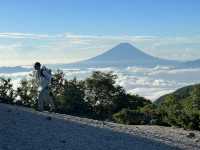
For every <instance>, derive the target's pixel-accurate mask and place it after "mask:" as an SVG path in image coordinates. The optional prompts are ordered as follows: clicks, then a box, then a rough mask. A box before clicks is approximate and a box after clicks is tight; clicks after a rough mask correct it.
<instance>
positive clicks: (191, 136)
mask: <svg viewBox="0 0 200 150" xmlns="http://www.w3.org/2000/svg"><path fill="white" fill-rule="evenodd" d="M187 137H188V138H194V137H195V134H194V133H193V132H190V133H188V134H187Z"/></svg>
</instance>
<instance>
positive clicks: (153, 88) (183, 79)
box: [0, 66, 200, 101]
mask: <svg viewBox="0 0 200 150" xmlns="http://www.w3.org/2000/svg"><path fill="white" fill-rule="evenodd" d="M61 70H63V71H64V73H65V77H66V78H67V79H73V78H74V77H76V78H77V79H85V78H87V77H88V76H90V75H91V74H92V72H93V71H103V72H109V71H113V72H114V74H116V75H117V76H118V79H117V80H116V84H118V85H121V86H122V87H124V88H125V89H126V91H127V92H128V93H132V94H138V95H140V96H144V97H146V98H148V99H150V100H152V101H154V100H156V99H157V98H159V97H160V96H162V95H165V94H167V93H171V92H173V91H175V90H177V89H178V88H181V87H184V86H187V85H191V84H195V83H199V80H200V68H195V69H177V68H173V67H165V66H157V67H154V68H140V67H131V66H130V67H126V68H123V69H122V68H116V67H107V68H86V69H79V68H73V69H64V68H63V69H62V68H61ZM30 73H31V72H20V73H12V74H4V73H1V74H0V76H1V77H9V78H11V79H12V82H13V84H14V87H15V88H17V86H19V84H20V80H21V79H23V78H28V77H29V74H30Z"/></svg>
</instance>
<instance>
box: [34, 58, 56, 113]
mask: <svg viewBox="0 0 200 150" xmlns="http://www.w3.org/2000/svg"><path fill="white" fill-rule="evenodd" d="M34 70H35V71H34V76H35V79H36V84H37V85H38V87H39V97H38V110H39V111H43V110H44V105H49V107H50V111H54V110H55V105H54V102H53V95H52V94H51V93H50V87H49V86H50V84H51V79H52V75H51V72H50V70H49V69H47V68H46V67H45V66H42V67H41V64H40V63H39V62H36V63H35V64H34Z"/></svg>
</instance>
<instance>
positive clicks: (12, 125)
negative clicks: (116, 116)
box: [0, 104, 200, 150]
mask: <svg viewBox="0 0 200 150" xmlns="http://www.w3.org/2000/svg"><path fill="white" fill-rule="evenodd" d="M189 133H194V134H195V137H193V138H188V137H187V135H188V134H189ZM146 149H147V150H175V149H188V150H200V132H199V131H186V130H183V129H178V128H173V127H160V126H131V125H130V126H127V125H120V124H115V123H110V122H102V121H96V120H92V119H87V118H79V117H74V116H69V115H62V114H55V113H48V112H37V111H34V110H32V109H29V108H24V107H18V106H11V105H6V104H0V150H146Z"/></svg>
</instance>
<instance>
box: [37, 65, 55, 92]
mask: <svg viewBox="0 0 200 150" xmlns="http://www.w3.org/2000/svg"><path fill="white" fill-rule="evenodd" d="M41 71H42V74H43V75H42V74H41ZM34 76H35V79H36V82H37V84H38V86H39V88H40V89H41V90H42V89H44V88H47V87H48V86H49V84H50V82H51V78H52V76H51V74H49V73H48V72H47V71H46V69H45V66H43V67H42V69H41V70H40V71H35V72H34Z"/></svg>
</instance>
